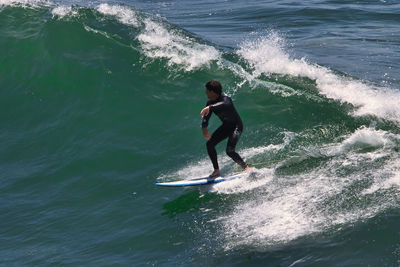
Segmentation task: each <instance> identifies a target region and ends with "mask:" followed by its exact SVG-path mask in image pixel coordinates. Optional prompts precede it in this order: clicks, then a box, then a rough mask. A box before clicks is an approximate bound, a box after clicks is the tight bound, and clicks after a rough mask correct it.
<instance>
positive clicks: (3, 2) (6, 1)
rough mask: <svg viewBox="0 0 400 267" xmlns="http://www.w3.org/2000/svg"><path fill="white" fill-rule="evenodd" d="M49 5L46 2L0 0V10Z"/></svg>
mask: <svg viewBox="0 0 400 267" xmlns="http://www.w3.org/2000/svg"><path fill="white" fill-rule="evenodd" d="M50 5H51V2H50V1H47V0H0V8H1V7H3V6H22V7H24V8H25V7H40V6H50Z"/></svg>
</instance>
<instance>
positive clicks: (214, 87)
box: [206, 80, 222, 95]
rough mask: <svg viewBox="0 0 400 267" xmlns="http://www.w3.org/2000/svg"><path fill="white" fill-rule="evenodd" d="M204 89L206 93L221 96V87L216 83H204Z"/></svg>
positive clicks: (212, 81)
mask: <svg viewBox="0 0 400 267" xmlns="http://www.w3.org/2000/svg"><path fill="white" fill-rule="evenodd" d="M206 88H207V90H208V91H213V92H215V93H216V94H218V95H221V94H222V85H221V83H220V82H218V81H214V80H211V81H209V82H207V83H206Z"/></svg>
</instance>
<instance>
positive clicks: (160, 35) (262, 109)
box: [0, 0, 400, 266]
mask: <svg viewBox="0 0 400 267" xmlns="http://www.w3.org/2000/svg"><path fill="white" fill-rule="evenodd" d="M331 2H332V1H331ZM170 4H171V5H173V3H170ZM221 5H222V4H218V5H217V6H216V7H215V8H216V9H215V10H216V11H215V12H222V11H223V10H225V8H226V6H222V7H221ZM332 5H333V6H334V4H333V3H332ZM138 6H139V7H145V6H146V5H145V4H143V3H138ZM328 7H329V5H328ZM165 8H168V10H167V11H165V12H166V14H168V15H169V16H171V12H172V11H171V10H172V8H171V7H170V6H168V4H167V3H166V4H165ZM202 8H203V9H202ZM236 8H240V6H239V7H236ZM264 8H265V7H264ZM277 8H278V7H277V6H276V5H275V4H271V6H270V7H269V9H268V12H272V13H274V12H277ZM204 9H205V7H200V8H199V10H200V11H199V12H200V13H201V12H203V10H204ZM296 9H301V10H303V11H304V12H306V13H302V14H303V15H302V16H305V15H304V14H308V15H310V16H311V15H313V14H314V13H313V12H315V10H313V9H307V8H305V7H302V6H301V5H300V6H297V7H296ZM322 9H323V8H322ZM147 10H148V9H147ZM147 10H144V9H139V8H134V7H132V6H129V5H124V4H115V3H101V2H99V3H93V4H92V5H91V6H83V5H81V6H79V5H76V4H71V3H68V4H67V3H66V2H65V3H62V2H61V3H54V2H49V1H33V0H19V1H14V0H3V1H1V0H0V51H1V53H0V93H1V97H0V105H1V106H2V112H1V113H0V114H1V115H0V116H1V122H2V131H1V136H2V140H3V145H2V146H1V149H0V151H1V152H0V165H1V168H2V175H1V181H2V183H1V185H0V192H1V197H0V200H1V201H0V206H1V211H2V212H1V215H0V216H1V217H0V221H1V222H0V226H1V229H2V230H3V231H2V233H3V234H2V238H3V240H4V241H5V242H3V244H1V245H0V248H1V250H0V251H1V252H0V256H1V257H0V258H2V259H3V263H4V264H17V265H47V264H49V263H55V264H74V265H76V264H78V265H82V264H83V265H86V264H88V263H90V264H93V263H95V264H97V263H98V264H101V265H104V264H107V265H108V264H109V263H114V264H121V265H128V264H129V265H143V264H153V265H177V264H182V263H183V265H196V263H199V262H204V264H206V265H229V266H231V265H248V264H249V263H250V264H255V265H262V264H264V263H265V262H269V263H270V264H272V265H274V264H275V265H283V266H313V265H315V266H317V265H319V264H321V263H323V264H322V265H326V266H329V265H333V264H338V265H346V264H349V265H363V264H367V263H368V264H372V265H377V266H378V265H381V264H383V265H393V264H394V263H395V262H396V261H398V260H399V253H398V251H399V250H398V239H396V238H397V237H395V236H394V235H393V234H391V233H393V232H395V231H397V228H398V227H397V219H398V218H399V209H398V203H399V201H400V167H399V166H400V165H399V163H400V157H399V153H398V147H399V144H400V106H399V104H398V103H399V99H400V91H399V88H398V87H397V83H396V81H395V80H393V81H392V82H391V83H385V82H376V81H371V80H366V79H360V78H357V77H354V76H350V75H347V74H345V73H343V72H342V70H338V69H333V68H330V67H328V65H329V64H324V65H319V64H317V63H314V62H312V61H311V60H310V59H307V57H296V56H295V54H296V53H295V52H293V51H292V50H291V49H290V48H289V47H290V45H288V39H287V38H288V37H285V34H282V32H283V30H277V29H269V30H268V31H261V32H262V33H260V31H259V32H257V33H256V34H249V35H246V37H245V38H242V40H241V41H239V42H238V43H237V46H236V47H232V46H230V43H229V45H226V46H225V45H218V44H214V43H212V42H210V41H209V40H208V39H207V38H201V37H200V36H205V35H207V30H206V28H203V29H202V31H200V30H199V32H201V34H195V33H193V32H190V31H188V30H187V28H190V26H188V27H187V28H185V29H184V28H183V27H180V26H179V24H175V23H171V22H169V19H167V18H165V17H162V16H160V15H154V13H150V12H149V11H147ZM186 11H187V10H186V9H182V10H180V11H176V14H177V15H176V18H175V20H176V21H178V22H179V21H181V20H182V14H187V13H185V12H186ZM386 11H387V10H386ZM174 12H175V11H174ZM179 12H182V13H179ZM249 12H250V11H249ZM252 12H253V13H251V12H250V13H246V14H248V15H247V17H245V15H244V14H242V15H241V16H239V17H236V16H233V15H234V14H236V13H235V12H234V11H232V12H231V13H230V12H229V11H228V12H227V15H226V16H229V15H230V14H233V15H232V16H233V17H234V18H236V19H238V20H239V21H240V20H241V21H242V23H243V25H246V23H251V22H249V21H252V20H251V19H254V20H256V21H257V19H260V17H258V15H260V14H258V13H257V11H256V10H253V11H252ZM286 12H289V14H291V15H293V16H294V13H293V12H294V11H293V10H292V11H290V10H289V11H288V10H286ZM291 12H292V13H293V14H292V13H291ZM307 12H308V13H307ZM341 12H343V10H341V9H339V13H340V14H341ZM365 12H367V13H368V8H366V10H361V9H360V10H358V13H357V14H358V15H359V16H361V17H362V16H363V15H365V14H364V13H365ZM317 13H318V12H317ZM257 14H258V15H257ZM282 14H283V13H282ZM323 14H325V15H321V19H322V17H326V16H327V14H328V13H323ZM346 14H347V13H346ZM299 16H300V15H299ZM342 16H345V14H342ZM375 16H378V17H379V14H375ZM382 16H384V17H385V18H386V20H385V21H391V22H392V19H391V18H390V16H389V15H388V14H383V15H382ZM194 19H199V18H197V17H196V16H194ZM326 19H327V20H328V21H329V19H330V17H329V16H327V17H326ZM331 19H332V18H331ZM233 21H234V19H233ZM218 22H220V21H216V22H214V23H215V26H216V28H215V29H214V30H213V29H209V30H208V31H209V33H208V34H209V35H210V36H214V34H215V33H216V32H215V31H216V29H217V28H218V26H219V25H220V24H218ZM182 23H184V22H182ZM186 23H187V24H189V25H191V23H194V22H193V21H191V22H190V21H189V20H187V22H186ZM257 23H259V22H257ZM337 23H340V22H337ZM279 25H282V24H279ZM304 25H305V24H304ZM304 25H303V26H304ZM303 26H300V25H299V26H298V27H299V30H301V29H302V27H303ZM192 27H194V28H196V27H199V26H196V27H195V26H193V25H192ZM282 27H283V26H282ZM288 27H289V26H288ZM227 31H228V32H229V30H227ZM222 34H223V33H222ZM211 39H213V38H211ZM221 40H223V38H222V37H221V39H218V41H221ZM299 51H301V52H304V51H305V50H301V49H300V50H299ZM363 67H364V68H365V66H363ZM371 68H372V67H371ZM210 79H217V80H219V81H220V82H221V83H222V84H223V87H224V92H225V93H226V94H228V95H230V96H231V97H232V98H233V100H234V101H235V106H236V108H237V109H238V111H239V113H240V114H241V117H242V119H243V121H244V125H245V129H244V133H243V136H242V138H241V141H240V143H239V145H238V152H239V153H240V154H241V155H242V156H243V157H244V158H245V159H246V161H247V162H249V163H250V164H253V165H254V166H256V167H257V170H256V172H255V174H253V175H249V176H248V177H245V178H244V179H241V180H234V181H231V182H226V183H221V184H216V185H214V186H210V187H203V188H201V189H200V190H197V189H190V190H170V189H168V190H163V189H162V190H160V189H159V188H155V187H154V185H153V183H155V182H159V181H171V180H178V179H180V178H183V177H196V176H204V175H207V174H208V173H209V172H210V168H211V164H210V162H209V159H208V157H207V154H206V150H205V144H204V141H203V139H202V136H201V131H200V118H199V112H200V110H201V108H202V107H203V106H204V103H205V102H206V96H205V94H204V84H205V82H207V81H208V80H210ZM218 126H219V121H218V120H217V119H216V118H213V120H211V122H210V128H211V129H212V130H213V129H215V128H216V127H218ZM218 151H219V162H220V165H221V166H222V172H223V173H232V172H237V171H239V169H238V167H237V166H235V164H234V163H233V162H232V161H231V160H230V159H229V158H228V157H227V156H225V155H224V154H223V151H224V145H220V146H219V147H218ZM382 233H383V234H382ZM382 236H385V237H384V238H383V237H382ZM361 243H362V244H365V245H360V244H361ZM372 243H374V244H376V246H375V245H368V244H372ZM382 246H383V247H385V246H386V248H387V249H383V248H382ZM389 247H391V248H389ZM356 248H357V249H356ZM345 251H347V252H345ZM350 251H351V252H352V254H349V253H350ZM384 258H385V259H387V260H383V259H384ZM0 262H1V261H0Z"/></svg>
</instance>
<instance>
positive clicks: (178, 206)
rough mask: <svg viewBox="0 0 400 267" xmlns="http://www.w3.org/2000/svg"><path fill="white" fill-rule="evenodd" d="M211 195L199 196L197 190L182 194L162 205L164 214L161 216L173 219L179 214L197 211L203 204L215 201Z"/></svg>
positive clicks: (199, 193)
mask: <svg viewBox="0 0 400 267" xmlns="http://www.w3.org/2000/svg"><path fill="white" fill-rule="evenodd" d="M215 197H216V196H215V195H213V194H201V192H200V191H198V190H193V191H190V192H188V193H187V194H184V195H182V196H180V197H178V198H177V199H175V200H173V201H170V202H167V203H165V204H164V205H163V210H164V212H163V213H162V215H167V216H169V217H171V218H172V217H175V216H176V215H177V214H179V213H184V212H187V211H198V210H200V208H201V207H202V206H203V204H206V203H209V202H210V201H212V200H213V199H215Z"/></svg>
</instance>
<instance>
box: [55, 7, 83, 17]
mask: <svg viewBox="0 0 400 267" xmlns="http://www.w3.org/2000/svg"><path fill="white" fill-rule="evenodd" d="M51 14H53V17H55V16H57V17H58V18H60V19H62V18H64V17H65V16H68V17H74V16H76V15H78V11H76V10H74V9H72V7H71V6H58V7H56V8H53V10H52V11H51Z"/></svg>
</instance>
